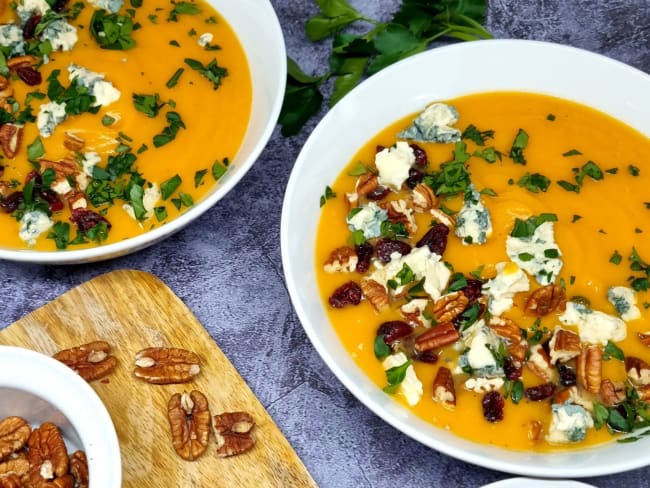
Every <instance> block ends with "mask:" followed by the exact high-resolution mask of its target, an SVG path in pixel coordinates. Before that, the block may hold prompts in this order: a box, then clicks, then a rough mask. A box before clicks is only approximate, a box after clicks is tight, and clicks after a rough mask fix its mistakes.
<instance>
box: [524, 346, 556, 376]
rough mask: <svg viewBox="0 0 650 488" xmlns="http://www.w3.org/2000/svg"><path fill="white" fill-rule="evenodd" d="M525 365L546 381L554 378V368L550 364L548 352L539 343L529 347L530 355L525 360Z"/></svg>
mask: <svg viewBox="0 0 650 488" xmlns="http://www.w3.org/2000/svg"><path fill="white" fill-rule="evenodd" d="M526 367H527V368H528V369H530V370H531V371H532V372H533V373H534V374H535V375H536V376H537V377H539V378H541V379H542V380H544V381H546V382H547V383H549V382H552V381H553V380H554V379H555V375H556V373H555V368H553V367H552V366H551V361H550V359H549V357H548V354H546V351H545V350H544V348H543V347H542V346H541V345H540V344H535V345H534V346H533V347H531V348H530V356H529V357H528V361H526Z"/></svg>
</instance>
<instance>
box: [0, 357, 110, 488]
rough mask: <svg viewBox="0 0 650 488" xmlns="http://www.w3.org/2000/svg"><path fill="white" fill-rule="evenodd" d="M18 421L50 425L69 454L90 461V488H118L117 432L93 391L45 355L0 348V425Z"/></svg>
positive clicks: (61, 365)
mask: <svg viewBox="0 0 650 488" xmlns="http://www.w3.org/2000/svg"><path fill="white" fill-rule="evenodd" d="M11 415H16V416H19V417H22V418H24V419H25V420H26V421H27V422H29V423H30V424H31V425H32V426H38V425H40V424H42V423H43V422H53V423H54V424H56V425H57V426H58V427H59V428H60V429H61V432H62V434H63V437H64V439H65V441H66V445H67V447H68V452H69V453H72V452H74V451H75V450H77V449H82V450H83V451H85V453H86V457H87V458H88V476H89V480H90V488H120V487H121V486H122V461H121V458H120V446H119V444H118V441H117V434H116V433H115V427H114V426H113V422H112V420H111V417H110V415H109V414H108V411H107V410H106V407H105V406H104V404H103V403H102V401H101V400H100V399H99V397H98V396H97V394H96V393H95V390H93V389H92V387H91V386H90V385H89V384H88V383H86V382H85V381H84V380H83V379H82V378H81V377H80V376H79V375H77V374H76V373H75V372H74V371H72V370H71V369H70V368H68V367H67V366H65V365H64V364H62V363H60V362H59V361H57V360H56V359H53V358H51V357H49V356H46V355H44V354H41V353H38V352H35V351H31V350H29V349H23V348H20V347H12V346H0V419H2V418H5V417H8V416H11Z"/></svg>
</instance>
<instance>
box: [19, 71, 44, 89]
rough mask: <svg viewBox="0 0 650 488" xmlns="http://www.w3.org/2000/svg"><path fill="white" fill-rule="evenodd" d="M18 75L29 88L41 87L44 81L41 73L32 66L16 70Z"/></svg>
mask: <svg viewBox="0 0 650 488" xmlns="http://www.w3.org/2000/svg"><path fill="white" fill-rule="evenodd" d="M16 74H17V75H18V78H20V79H21V80H23V81H24V82H25V83H26V84H27V85H29V86H35V85H40V84H41V82H42V81H43V78H42V77H41V73H40V72H39V71H36V70H35V69H34V68H32V67H31V66H21V67H19V68H16Z"/></svg>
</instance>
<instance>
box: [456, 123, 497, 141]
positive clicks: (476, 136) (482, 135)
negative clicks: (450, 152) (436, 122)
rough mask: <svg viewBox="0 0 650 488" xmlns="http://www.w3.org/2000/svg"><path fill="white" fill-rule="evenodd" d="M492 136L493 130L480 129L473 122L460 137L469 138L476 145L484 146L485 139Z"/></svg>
mask: <svg viewBox="0 0 650 488" xmlns="http://www.w3.org/2000/svg"><path fill="white" fill-rule="evenodd" d="M493 137H494V131H493V130H484V131H480V130H478V129H477V128H476V126H475V125H474V124H470V125H469V126H468V127H467V129H465V131H464V132H463V134H462V135H461V139H469V140H471V141H473V142H474V144H476V145H477V146H485V141H486V140H488V139H492V138H493Z"/></svg>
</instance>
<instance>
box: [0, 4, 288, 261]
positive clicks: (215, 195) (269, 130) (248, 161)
mask: <svg viewBox="0 0 650 488" xmlns="http://www.w3.org/2000/svg"><path fill="white" fill-rule="evenodd" d="M206 1H208V3H211V4H213V2H217V3H218V2H219V1H222V0H206ZM245 2H249V3H251V5H250V7H251V8H246V6H245V5H243V6H236V4H234V3H233V4H230V3H226V4H224V7H225V8H227V9H231V8H232V9H237V8H240V9H243V13H242V14H241V15H242V17H250V16H251V15H255V18H256V19H264V36H265V37H264V39H265V41H264V42H265V44H268V45H274V44H275V45H276V47H277V48H278V49H277V50H274V56H273V57H272V58H265V63H270V64H273V65H274V66H276V67H277V77H276V78H275V79H274V83H275V86H276V89H275V91H274V92H273V93H266V94H265V96H268V98H269V99H270V100H271V105H270V107H269V116H268V119H267V120H266V121H265V123H264V128H263V129H262V131H261V133H260V137H259V138H258V139H257V142H256V143H255V145H254V147H253V149H252V150H251V151H250V154H249V155H248V157H246V158H244V159H243V160H239V159H238V158H239V157H240V153H241V148H240V149H239V151H238V154H237V155H236V156H235V158H234V159H233V161H232V162H231V165H232V166H236V167H237V170H236V171H235V172H229V173H227V175H226V176H227V179H226V178H224V179H223V180H222V181H221V182H219V183H218V184H217V185H216V187H215V190H214V191H212V192H210V193H208V194H207V195H206V196H204V197H203V198H202V199H201V200H200V201H198V202H196V203H195V205H194V206H192V207H191V208H189V209H187V210H186V211H185V212H184V213H182V214H181V215H179V216H178V217H176V218H175V219H173V220H171V221H170V222H168V223H166V224H165V225H162V226H160V227H156V228H155V229H152V230H150V231H147V232H144V233H142V234H140V235H137V236H133V237H130V238H128V239H124V240H122V241H119V242H115V243H111V244H105V245H100V246H94V247H90V248H85V249H66V250H60V251H35V250H32V249H13V248H6V247H0V259H4V260H7V261H14V262H27V263H34V264H79V263H86V262H95V261H103V260H108V259H113V258H115V257H119V256H123V255H126V254H130V253H133V252H136V251H138V250H140V249H144V248H146V247H148V246H150V245H153V244H155V243H157V242H159V241H161V240H163V239H165V238H167V237H169V236H171V235H172V234H174V233H176V232H178V231H179V230H181V229H182V228H183V227H185V226H186V225H188V224H189V223H191V222H192V221H194V220H196V219H198V218H199V217H200V216H201V215H202V214H204V213H205V212H206V211H208V210H209V209H211V208H212V207H213V206H214V205H215V204H216V203H217V202H219V201H220V200H221V199H222V198H224V197H225V196H226V195H227V194H228V193H229V192H230V191H231V190H232V189H233V187H234V186H235V185H237V183H238V182H239V181H240V180H241V179H242V178H243V177H244V176H245V175H246V174H247V173H248V171H249V170H250V169H251V167H252V166H253V164H254V163H255V162H256V161H257V159H258V158H259V156H260V154H261V153H262V151H263V150H264V149H265V147H266V145H267V144H268V141H269V140H270V138H271V136H272V134H273V131H274V129H275V126H276V124H277V121H278V118H279V116H280V110H281V108H282V101H283V97H284V90H285V87H286V78H287V61H286V60H287V54H286V44H285V40H284V35H283V33H282V27H281V25H280V21H279V19H278V16H277V13H276V12H275V9H274V8H273V5H272V4H271V1H270V0H240V2H239V3H245ZM253 7H254V8H253ZM215 8H216V9H217V11H218V12H219V13H220V14H222V15H223V10H224V9H225V8H218V7H217V6H215ZM224 17H225V18H226V20H228V21H229V22H230V19H229V17H228V16H227V15H224ZM235 33H236V34H237V35H238V37H239V40H240V42H242V44H244V42H243V40H242V38H241V37H240V32H238V31H237V30H235ZM246 54H247V57H248V60H249V68H250V69H251V75H252V72H253V66H250V61H251V59H252V54H253V53H250V52H248V51H247V52H246ZM256 89H257V87H255V86H253V90H254V93H253V97H254V99H255V97H256V94H255V90H256ZM259 91H260V92H262V91H263V90H261V89H260V90H259ZM254 103H255V101H254ZM253 110H254V107H253V108H252V109H251V116H252V114H253ZM250 129H251V121H249V123H248V128H247V134H248V131H249V130H250Z"/></svg>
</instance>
